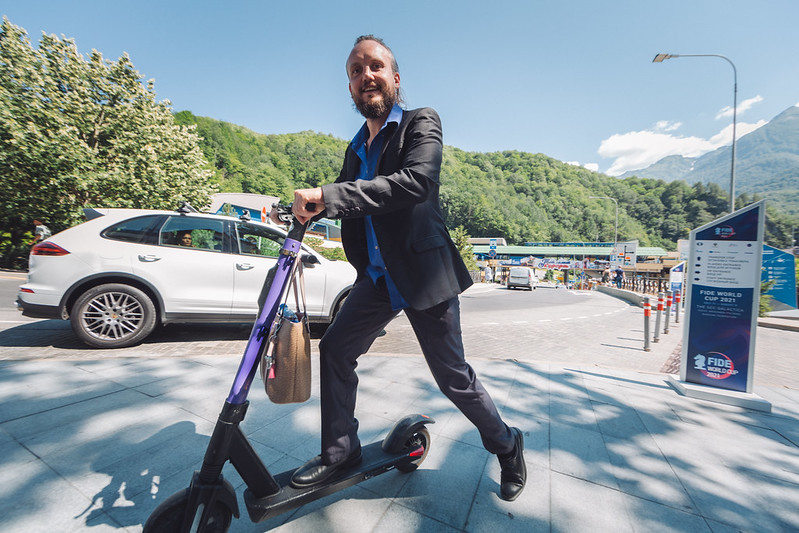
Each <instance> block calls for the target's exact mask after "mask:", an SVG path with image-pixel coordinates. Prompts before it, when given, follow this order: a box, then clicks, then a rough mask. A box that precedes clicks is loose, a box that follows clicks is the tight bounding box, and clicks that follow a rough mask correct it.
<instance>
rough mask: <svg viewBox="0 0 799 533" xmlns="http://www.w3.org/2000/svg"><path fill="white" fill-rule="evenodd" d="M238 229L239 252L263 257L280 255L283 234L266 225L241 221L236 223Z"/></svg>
mask: <svg viewBox="0 0 799 533" xmlns="http://www.w3.org/2000/svg"><path fill="white" fill-rule="evenodd" d="M236 230H237V231H238V243H239V253H241V254H244V255H259V256H265V257H278V256H280V249H281V248H282V247H283V241H284V240H285V238H284V237H283V235H281V234H279V233H277V232H276V231H274V230H272V229H270V228H268V227H266V226H259V225H256V224H251V223H248V222H241V223H238V224H236Z"/></svg>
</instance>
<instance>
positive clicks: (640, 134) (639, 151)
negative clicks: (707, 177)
mask: <svg viewBox="0 0 799 533" xmlns="http://www.w3.org/2000/svg"><path fill="white" fill-rule="evenodd" d="M661 124H663V122H658V123H657V124H656V125H655V127H654V128H653V129H652V130H644V131H631V132H628V133H618V134H616V135H611V136H610V137H608V138H607V139H605V140H604V141H602V143H601V144H600V145H599V150H598V153H599V155H600V156H602V157H605V158H612V159H613V160H614V161H613V163H612V164H611V166H610V168H609V169H608V170H607V174H609V175H611V176H618V175H620V174H623V173H625V172H627V171H628V170H638V169H642V168H646V167H648V166H649V165H651V164H653V163H655V162H657V161H659V160H660V159H663V158H664V157H667V156H670V155H681V156H683V157H699V156H700V155H702V154H706V153H707V152H711V151H713V150H715V149H717V148H720V147H722V146H725V145H727V144H730V143H732V124H730V125H729V126H727V127H725V128H724V129H722V130H721V131H720V132H719V133H717V134H716V135H713V136H712V137H710V138H709V139H703V138H701V137H681V136H677V135H673V134H668V133H663V131H673V129H674V128H672V129H669V130H665V129H664V128H662V127H659V125H661ZM764 124H766V121H765V120H761V121H759V122H757V123H756V124H747V123H743V122H742V123H739V124H738V127H737V130H736V137H737V138H738V139H740V138H741V137H743V136H744V135H746V134H747V133H750V132H752V131H754V130H756V129H757V128H759V127H761V126H763V125H764Z"/></svg>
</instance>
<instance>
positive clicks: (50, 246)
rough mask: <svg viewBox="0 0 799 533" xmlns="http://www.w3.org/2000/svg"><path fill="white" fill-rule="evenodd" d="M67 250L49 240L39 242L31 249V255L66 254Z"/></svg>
mask: <svg viewBox="0 0 799 533" xmlns="http://www.w3.org/2000/svg"><path fill="white" fill-rule="evenodd" d="M68 253H69V252H68V251H66V250H64V249H63V248H61V247H60V246H59V245H57V244H55V243H52V242H50V241H44V242H40V243H39V244H37V245H36V246H34V247H33V250H31V255H55V256H60V255H67V254H68Z"/></svg>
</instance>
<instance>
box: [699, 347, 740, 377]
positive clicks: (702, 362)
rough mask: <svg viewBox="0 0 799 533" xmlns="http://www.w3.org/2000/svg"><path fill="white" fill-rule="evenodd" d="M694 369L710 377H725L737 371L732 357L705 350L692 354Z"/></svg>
mask: <svg viewBox="0 0 799 533" xmlns="http://www.w3.org/2000/svg"><path fill="white" fill-rule="evenodd" d="M694 369H695V370H699V371H700V372H702V374H704V375H705V376H707V377H709V378H711V379H727V378H728V377H730V376H734V375H735V374H737V373H738V371H737V370H735V364H734V363H733V362H732V359H730V358H729V357H727V356H726V355H724V354H723V353H719V352H707V353H706V354H701V353H699V354H696V355H695V356H694Z"/></svg>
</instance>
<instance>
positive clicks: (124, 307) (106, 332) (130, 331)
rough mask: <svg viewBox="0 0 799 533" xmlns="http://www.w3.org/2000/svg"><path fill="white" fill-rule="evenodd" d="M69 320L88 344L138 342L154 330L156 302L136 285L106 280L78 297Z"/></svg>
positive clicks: (108, 345) (109, 345) (102, 345)
mask: <svg viewBox="0 0 799 533" xmlns="http://www.w3.org/2000/svg"><path fill="white" fill-rule="evenodd" d="M70 321H71V323H72V330H73V331H74V332H75V334H76V335H77V336H78V338H80V340H82V341H83V342H85V343H86V344H88V345H90V346H94V347H96V348H125V347H127V346H133V345H134V344H138V343H140V342H141V341H143V340H144V339H145V338H146V337H147V336H148V335H149V334H150V333H152V331H153V329H155V324H156V312H155V305H153V301H152V299H151V298H150V297H149V296H147V294H145V293H144V291H142V290H140V289H137V288H136V287H132V286H130V285H124V284H122V283H107V284H105V285H98V286H96V287H92V288H91V289H89V290H87V291H86V292H84V293H83V294H81V295H80V297H78V299H77V300H76V301H75V305H73V306H72V313H71V315H70Z"/></svg>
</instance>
